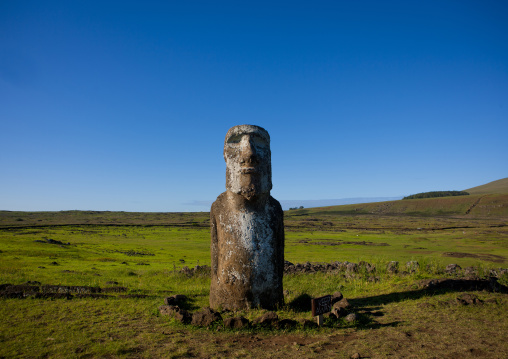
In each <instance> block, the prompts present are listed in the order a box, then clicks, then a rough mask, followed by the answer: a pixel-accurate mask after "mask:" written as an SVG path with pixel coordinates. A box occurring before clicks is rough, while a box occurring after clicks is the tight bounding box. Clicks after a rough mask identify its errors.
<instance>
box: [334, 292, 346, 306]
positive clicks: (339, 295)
mask: <svg viewBox="0 0 508 359" xmlns="http://www.w3.org/2000/svg"><path fill="white" fill-rule="evenodd" d="M342 298H344V296H343V295H342V293H341V292H335V293H333V294H332V305H333V304H335V303H337V302H338V301H341V300H342Z"/></svg>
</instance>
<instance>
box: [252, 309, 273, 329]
mask: <svg viewBox="0 0 508 359" xmlns="http://www.w3.org/2000/svg"><path fill="white" fill-rule="evenodd" d="M278 321H279V316H278V315H277V313H275V312H267V313H265V314H263V315H262V316H260V317H258V318H256V319H254V321H253V324H254V325H260V326H276V325H277V322H278Z"/></svg>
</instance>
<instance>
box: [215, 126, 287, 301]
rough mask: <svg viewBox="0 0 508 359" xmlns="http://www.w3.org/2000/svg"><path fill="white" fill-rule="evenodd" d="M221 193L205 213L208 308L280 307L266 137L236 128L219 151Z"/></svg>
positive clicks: (278, 224)
mask: <svg viewBox="0 0 508 359" xmlns="http://www.w3.org/2000/svg"><path fill="white" fill-rule="evenodd" d="M224 158H225V159H226V163H227V171H226V188H227V191H226V192H224V193H222V194H221V195H220V196H219V197H218V198H217V200H216V201H215V202H214V203H213V205H212V208H211V211H210V226H211V257H212V258H211V259H212V278H211V285H210V306H211V307H212V308H215V309H218V308H222V309H231V310H238V309H247V308H253V307H261V308H266V309H271V308H274V307H277V306H278V305H280V304H282V302H283V293H282V276H283V270H284V225H283V212H282V208H281V206H280V204H279V202H277V201H276V200H275V199H274V198H272V197H271V196H270V189H271V185H272V184H271V164H270V148H269V136H268V133H267V132H266V131H265V130H264V129H262V128H260V127H257V126H250V125H241V126H235V127H233V128H231V129H230V130H229V131H228V134H227V135H226V141H225V145H224Z"/></svg>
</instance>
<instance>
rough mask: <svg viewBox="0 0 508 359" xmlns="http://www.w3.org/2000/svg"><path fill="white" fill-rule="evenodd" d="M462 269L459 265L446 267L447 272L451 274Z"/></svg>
mask: <svg viewBox="0 0 508 359" xmlns="http://www.w3.org/2000/svg"><path fill="white" fill-rule="evenodd" d="M460 269H461V267H460V266H459V265H458V264H448V265H447V266H446V269H445V272H446V273H450V274H451V273H456V272H457V271H459V270H460Z"/></svg>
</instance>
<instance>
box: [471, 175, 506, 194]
mask: <svg viewBox="0 0 508 359" xmlns="http://www.w3.org/2000/svg"><path fill="white" fill-rule="evenodd" d="M464 191H466V192H468V193H470V194H493V193H508V177H507V178H503V179H500V180H497V181H493V182H489V183H487V184H484V185H481V186H477V187H473V188H469V189H466V190H464Z"/></svg>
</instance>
